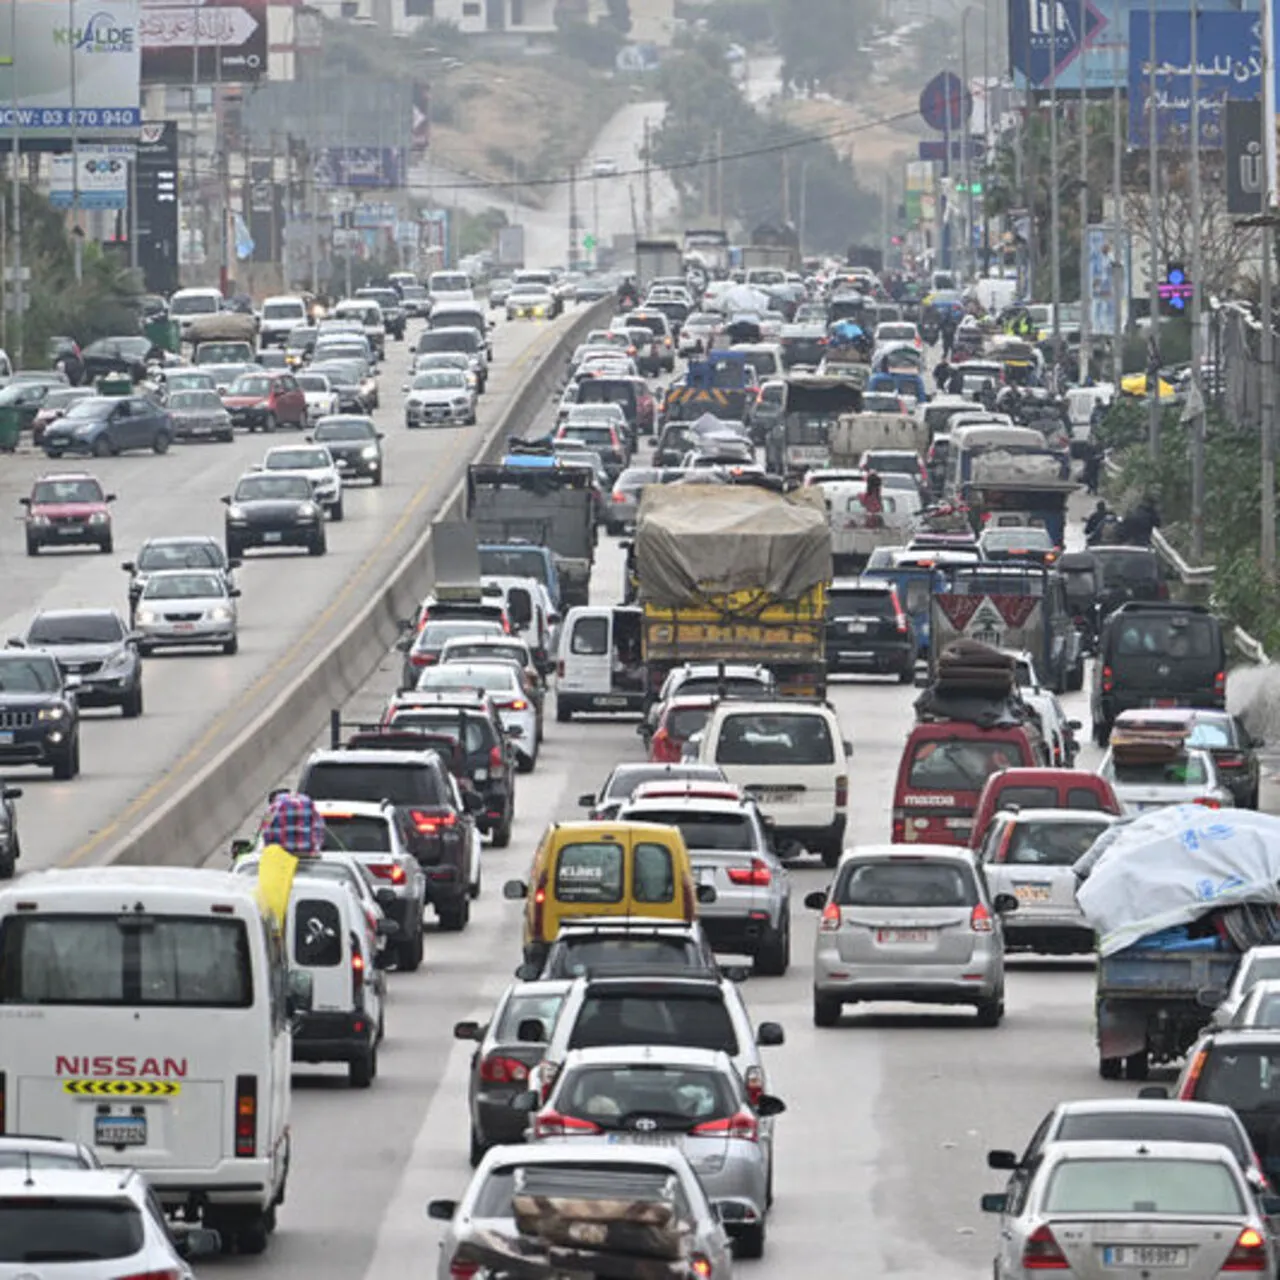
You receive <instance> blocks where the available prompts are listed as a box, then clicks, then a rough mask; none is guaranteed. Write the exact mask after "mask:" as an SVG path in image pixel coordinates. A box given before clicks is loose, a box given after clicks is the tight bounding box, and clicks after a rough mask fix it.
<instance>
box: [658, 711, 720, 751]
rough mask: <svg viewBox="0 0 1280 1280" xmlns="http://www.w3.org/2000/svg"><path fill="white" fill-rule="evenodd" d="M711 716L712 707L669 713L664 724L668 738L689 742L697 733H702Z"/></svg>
mask: <svg viewBox="0 0 1280 1280" xmlns="http://www.w3.org/2000/svg"><path fill="white" fill-rule="evenodd" d="M710 716H711V708H710V707H679V708H677V709H676V710H674V711H670V712H668V713H667V718H666V720H665V721H664V722H663V723H664V727H665V728H666V731H667V736H668V737H671V738H674V739H675V740H676V741H677V742H688V741H689V739H690V738H692V737H693V735H694V734H695V733H701V732H702V730H703V729H704V728H705V727H706V724H707V720H708V719H709V718H710Z"/></svg>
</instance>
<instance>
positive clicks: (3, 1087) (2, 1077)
mask: <svg viewBox="0 0 1280 1280" xmlns="http://www.w3.org/2000/svg"><path fill="white" fill-rule="evenodd" d="M8 1079H9V1078H8V1076H7V1075H6V1074H5V1072H3V1071H0V1133H6V1132H7V1130H6V1129H5V1101H6V1094H7V1093H8Z"/></svg>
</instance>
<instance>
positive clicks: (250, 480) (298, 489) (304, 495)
mask: <svg viewBox="0 0 1280 1280" xmlns="http://www.w3.org/2000/svg"><path fill="white" fill-rule="evenodd" d="M235 500H236V501H237V502H309V501H310V500H311V485H310V484H309V483H308V482H307V478H306V476H290V475H283V476H268V475H257V476H245V477H244V479H243V480H241V481H240V483H239V484H238V485H236V492H235Z"/></svg>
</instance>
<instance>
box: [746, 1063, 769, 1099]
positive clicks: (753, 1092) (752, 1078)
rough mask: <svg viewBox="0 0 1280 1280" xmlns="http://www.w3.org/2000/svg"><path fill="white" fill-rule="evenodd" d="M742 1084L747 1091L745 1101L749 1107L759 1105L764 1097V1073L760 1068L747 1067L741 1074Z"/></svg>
mask: <svg viewBox="0 0 1280 1280" xmlns="http://www.w3.org/2000/svg"><path fill="white" fill-rule="evenodd" d="M742 1083H743V1085H744V1087H745V1088H746V1091H747V1101H748V1102H749V1103H751V1105H752V1106H753V1107H754V1106H757V1105H759V1102H760V1099H761V1098H763V1097H764V1071H763V1070H761V1068H760V1067H748V1068H747V1069H746V1071H744V1072H743V1074H742Z"/></svg>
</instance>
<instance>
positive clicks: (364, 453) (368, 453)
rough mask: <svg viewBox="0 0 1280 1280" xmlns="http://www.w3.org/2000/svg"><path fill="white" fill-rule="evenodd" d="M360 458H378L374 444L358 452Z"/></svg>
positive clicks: (376, 447)
mask: <svg viewBox="0 0 1280 1280" xmlns="http://www.w3.org/2000/svg"><path fill="white" fill-rule="evenodd" d="M360 456H361V457H362V458H376V457H377V456H378V446H377V445H376V444H367V445H365V447H364V448H363V449H361V450H360Z"/></svg>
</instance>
